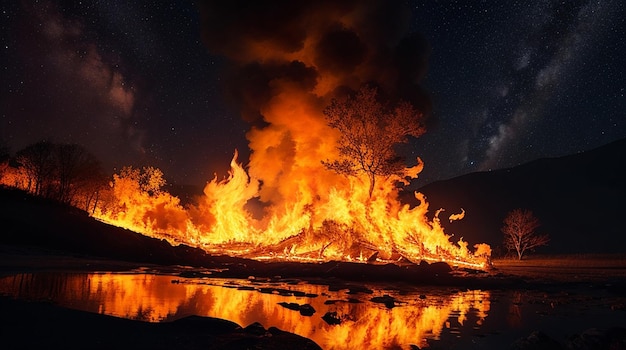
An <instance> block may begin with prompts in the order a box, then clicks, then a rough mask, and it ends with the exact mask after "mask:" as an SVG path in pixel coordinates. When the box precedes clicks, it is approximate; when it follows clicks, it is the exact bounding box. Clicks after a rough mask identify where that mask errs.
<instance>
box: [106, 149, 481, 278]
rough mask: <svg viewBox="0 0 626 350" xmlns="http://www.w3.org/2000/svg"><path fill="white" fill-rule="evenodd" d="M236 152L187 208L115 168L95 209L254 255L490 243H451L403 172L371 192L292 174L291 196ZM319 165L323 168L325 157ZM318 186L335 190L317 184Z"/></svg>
mask: <svg viewBox="0 0 626 350" xmlns="http://www.w3.org/2000/svg"><path fill="white" fill-rule="evenodd" d="M237 156H238V154H237V152H235V155H234V157H233V159H232V161H231V170H230V172H229V175H228V177H226V178H224V179H222V180H219V179H218V177H217V176H216V177H215V178H214V179H213V180H212V181H210V182H208V183H207V185H206V186H205V188H204V195H203V196H202V197H201V198H200V199H199V201H198V203H197V204H196V205H193V206H190V207H188V208H183V207H182V206H181V205H180V202H179V200H178V198H176V197H173V196H171V195H169V194H168V193H166V192H158V193H157V194H148V193H146V192H145V191H142V190H141V189H140V188H139V186H138V185H137V184H136V183H133V181H132V180H130V179H128V178H124V177H122V176H116V177H114V178H115V181H114V182H113V183H112V193H113V197H114V198H115V199H116V200H115V202H116V205H114V206H113V208H114V209H110V208H109V209H105V208H101V209H99V210H97V211H96V213H95V214H94V215H95V216H96V217H97V218H99V219H100V220H103V221H105V222H109V223H112V224H115V225H118V226H123V227H127V228H129V229H133V230H137V231H139V232H142V233H144V234H147V235H151V236H154V237H159V238H166V239H168V240H170V242H172V243H175V244H181V243H185V244H189V245H193V246H197V247H202V248H204V249H205V250H207V251H209V252H219V253H228V254H232V255H239V256H247V257H250V258H257V259H287V260H289V259H290V260H300V261H302V260H307V261H315V260H317V261H328V260H343V261H366V260H368V259H369V258H370V257H372V256H374V255H375V256H376V257H377V260H379V261H386V262H388V261H396V260H398V259H399V258H400V257H404V258H405V259H408V260H409V261H413V262H419V261H422V260H425V261H429V262H434V261H444V262H448V263H449V264H451V265H461V266H466V267H472V268H478V269H481V268H485V267H486V264H487V258H488V256H489V255H490V249H488V246H486V245H484V244H482V245H477V246H476V248H477V249H476V252H474V253H472V252H471V251H470V250H468V243H467V242H465V241H463V239H462V238H461V239H460V240H458V241H457V242H456V243H452V242H451V241H450V238H451V236H450V235H448V234H446V233H445V232H444V229H443V227H442V226H441V222H440V219H439V214H440V213H441V212H442V210H441V209H440V210H438V211H436V212H435V215H434V217H433V218H432V219H429V218H428V216H427V213H428V209H429V208H428V202H427V201H426V198H425V196H424V195H423V194H421V193H419V192H416V193H415V198H416V199H417V200H418V201H419V205H417V206H415V207H413V208H411V207H410V206H409V205H407V204H402V203H401V202H400V201H399V200H398V199H397V196H398V189H397V186H396V185H395V182H396V181H397V180H398V179H394V178H393V177H390V178H388V179H382V180H381V181H379V182H378V184H377V187H376V189H375V191H374V195H373V196H372V197H371V198H370V197H369V194H368V185H367V179H365V178H360V177H354V178H346V177H339V176H337V175H336V174H333V173H332V172H330V171H327V172H328V173H327V174H325V175H326V176H328V178H330V179H333V182H332V184H331V183H329V181H324V180H322V179H320V178H316V177H312V178H307V177H304V176H302V177H298V181H296V182H295V183H286V184H285V186H284V187H285V188H289V189H290V191H289V192H290V193H292V194H291V196H290V197H289V198H287V194H288V193H289V192H287V191H286V190H283V189H282V187H281V188H280V189H276V188H275V189H272V191H273V193H271V194H270V193H269V191H268V192H265V193H264V192H263V186H266V183H265V182H264V181H263V184H262V185H261V181H260V180H259V179H255V178H252V177H251V176H250V175H249V173H248V172H247V171H246V170H245V169H244V168H243V165H242V164H241V163H239V162H237ZM304 164H305V165H306V163H304ZM422 167H423V163H422V162H421V160H419V159H418V161H417V165H416V166H414V167H413V168H408V169H407V171H406V173H414V174H416V173H418V172H419V170H421V168H422ZM314 170H315V171H314V173H315V172H317V173H322V172H323V171H326V170H325V169H321V167H319V168H317V169H314ZM292 171H295V170H292ZM270 182H271V181H270ZM311 187H313V188H311ZM321 187H324V188H327V189H328V190H327V191H326V192H321V193H318V192H316V191H314V189H319V188H321ZM277 190H278V193H277ZM263 196H271V197H275V198H281V201H278V203H279V204H271V205H266V206H265V208H264V211H265V215H263V216H262V217H261V218H257V217H255V215H253V214H252V212H251V211H250V209H249V206H248V204H249V203H250V201H251V200H258V199H259V198H263ZM463 214H464V211H463V212H462V213H461V214H454V215H452V216H450V219H452V218H453V217H454V218H455V219H458V218H460V217H462V215H463Z"/></svg>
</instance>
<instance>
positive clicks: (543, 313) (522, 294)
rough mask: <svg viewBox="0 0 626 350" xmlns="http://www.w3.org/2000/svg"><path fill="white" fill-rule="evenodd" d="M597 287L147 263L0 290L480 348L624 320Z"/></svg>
mask: <svg viewBox="0 0 626 350" xmlns="http://www.w3.org/2000/svg"><path fill="white" fill-rule="evenodd" d="M594 293H595V294H594V295H590V294H589V291H580V290H556V289H552V290H543V291H525V290H507V291H486V290H458V289H449V288H433V287H422V288H420V287H414V286H411V287H409V286H403V285H396V286H393V287H390V286H376V285H358V286H357V285H351V286H350V285H342V286H339V287H337V286H332V285H331V286H330V287H329V286H328V285H318V284H311V283H305V282H302V281H298V280H253V279H250V280H232V279H230V280H226V279H214V278H210V279H209V278H181V277H179V276H173V275H162V274H151V273H43V272H42V273H28V274H18V275H14V276H7V277H2V278H0V294H3V295H8V296H12V297H15V298H20V299H26V300H46V301H52V302H54V303H56V304H59V305H61V306H65V307H69V308H74V309H80V310H86V311H91V312H96V313H101V314H108V315H114V316H118V317H124V318H129V319H134V320H141V321H148V322H167V321H173V320H176V319H179V318H182V317H185V316H190V315H200V316H211V317H217V318H223V319H227V320H230V321H233V322H236V323H238V324H239V325H241V326H244V327H245V326H247V325H249V324H251V323H254V322H259V323H261V324H262V325H263V326H264V327H266V328H269V327H277V328H279V329H282V330H285V331H288V332H292V333H296V334H299V335H302V336H304V337H307V338H309V339H312V340H314V341H315V342H316V343H317V344H319V345H320V346H321V347H322V348H324V349H357V348H361V349H362V348H376V349H390V348H404V349H408V348H410V346H411V345H416V346H418V347H420V348H424V347H428V346H434V347H439V348H463V349H465V348H475V349H480V348H493V347H501V346H506V345H509V344H511V343H512V342H513V341H515V340H516V339H518V338H520V337H525V336H528V335H529V334H530V332H531V331H533V330H542V331H544V332H545V333H547V334H548V335H549V336H551V337H552V338H554V339H556V340H558V341H559V342H565V341H566V340H567V338H568V337H570V336H571V335H572V334H574V333H576V332H580V331H583V330H585V329H587V328H591V327H609V326H616V325H621V326H626V325H624V324H623V322H624V321H623V320H624V319H626V317H625V316H626V312H624V311H623V310H616V309H615V307H614V306H615V305H619V303H622V302H623V299H620V298H619V297H615V296H613V295H611V294H607V293H606V292H604V291H596V292H594ZM377 300H378V301H380V302H376V301H377ZM385 302H386V303H385ZM279 303H283V305H286V306H289V307H285V306H283V305H281V304H279ZM296 304H297V305H296ZM305 304H308V305H310V306H312V308H313V309H314V310H315V312H314V313H313V314H312V315H311V316H305V315H303V314H302V313H301V312H300V311H298V310H297V306H298V305H305ZM294 309H296V310H294ZM305 314H306V313H305ZM620 322H621V324H620Z"/></svg>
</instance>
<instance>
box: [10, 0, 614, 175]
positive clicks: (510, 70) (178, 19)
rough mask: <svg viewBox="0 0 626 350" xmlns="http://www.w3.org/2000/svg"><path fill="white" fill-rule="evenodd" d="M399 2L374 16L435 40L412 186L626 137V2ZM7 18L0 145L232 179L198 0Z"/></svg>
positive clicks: (51, 10) (243, 129)
mask: <svg viewBox="0 0 626 350" xmlns="http://www.w3.org/2000/svg"><path fill="white" fill-rule="evenodd" d="M355 3H358V2H355ZM398 4H400V5H405V6H406V9H405V12H403V13H397V11H396V12H394V11H389V13H388V14H387V15H388V16H392V15H393V16H395V17H393V18H392V17H384V16H381V18H380V20H381V23H383V24H384V23H389V24H393V23H395V22H397V23H405V22H402V21H400V20H398V21H393V20H394V19H395V18H396V17H402V18H401V19H406V20H407V21H408V22H406V23H408V24H409V25H408V27H407V28H406V30H407V32H406V33H405V35H410V34H411V33H412V32H414V33H419V34H420V36H422V37H424V38H425V39H426V40H427V42H428V45H429V47H430V56H429V61H428V69H427V70H425V71H424V72H421V74H424V76H423V80H422V83H421V85H422V86H423V88H424V90H425V91H426V92H427V93H428V95H429V96H430V99H431V101H432V116H431V118H430V119H429V120H430V124H429V126H428V128H429V130H428V131H427V133H426V134H425V135H423V136H422V137H420V138H419V139H417V140H415V141H414V142H412V143H410V144H409V145H406V146H403V147H402V152H404V153H406V154H407V155H408V156H409V157H408V158H409V159H414V158H415V156H419V157H421V158H422V159H423V160H424V162H425V164H426V166H425V168H424V172H423V174H422V175H421V176H420V179H418V181H417V182H416V184H415V185H416V186H419V185H423V184H425V183H427V182H430V181H435V180H438V179H443V178H448V177H453V176H456V175H460V174H463V173H467V172H471V171H479V170H490V169H498V168H502V167H509V166H514V165H518V164H520V163H523V162H527V161H530V160H532V159H536V158H540V157H552V156H559V155H565V154H570V153H575V152H580V151H583V150H586V149H590V148H593V147H597V146H600V145H603V144H605V143H608V142H610V141H613V140H616V139H620V138H623V137H626V125H624V120H626V119H625V118H624V117H625V116H624V113H625V112H624V111H625V110H626V98H625V97H624V88H625V86H624V84H625V83H624V82H625V81H626V79H625V77H624V67H626V60H625V58H624V57H625V55H624V54H623V52H624V51H625V49H626V47H625V41H624V39H623V38H624V37H625V36H626V33H625V29H624V28H625V24H624V17H626V16H625V13H624V4H623V3H622V2H621V1H617V0H615V1H612V0H607V1H566V2H564V4H561V1H558V2H557V1H519V2H516V1H506V2H495V1H487V2H478V1H476V2H475V1H458V2H456V1H445V2H438V3H435V2H432V1H409V2H402V3H398ZM398 4H396V5H398ZM382 13H384V12H382ZM1 15H2V23H1V25H2V34H0V35H1V36H2V37H1V39H2V46H1V49H2V55H1V57H0V63H1V67H2V70H1V72H0V80H1V81H2V82H3V83H2V90H1V95H0V107H1V111H0V113H1V114H0V118H1V119H0V120H1V124H0V138H1V139H2V140H3V141H4V142H5V143H6V144H8V145H9V146H10V148H11V151H12V152H16V151H18V150H19V149H21V148H23V147H24V146H26V145H28V144H30V143H33V142H36V141H38V140H41V139H51V140H53V141H57V142H76V143H79V144H82V145H84V146H86V147H87V148H88V149H89V150H90V151H92V153H94V154H95V155H96V156H97V157H99V158H100V159H101V160H102V161H103V163H104V164H105V165H106V166H107V169H110V170H111V172H112V171H113V167H120V166H123V165H127V164H132V165H153V166H157V167H159V168H161V169H162V170H163V171H164V172H165V174H166V176H167V177H168V178H169V179H170V181H173V182H178V183H189V184H194V185H201V184H203V183H204V182H205V181H207V180H209V179H211V178H212V177H213V173H214V172H217V173H219V174H224V173H225V171H226V169H227V167H228V161H229V159H230V157H231V156H232V154H233V152H234V149H235V148H237V149H239V151H240V156H241V158H243V159H244V160H245V159H246V158H247V157H248V153H247V152H248V141H247V140H246V133H247V132H248V130H249V128H250V124H249V123H248V122H246V121H245V120H244V118H242V117H241V112H242V111H241V105H238V104H237V101H236V100H233V99H230V98H227V96H225V94H224V93H223V92H224V86H225V84H224V79H227V78H228V75H227V74H226V68H227V67H228V63H229V60H227V59H226V58H225V57H224V56H222V55H221V52H215V51H212V50H211V49H212V48H211V47H207V46H206V45H205V43H203V42H202V39H201V28H200V20H201V19H200V16H199V14H198V11H197V9H196V8H195V7H194V6H193V5H188V4H182V3H180V2H147V1H139V2H129V3H125V2H118V1H110V2H107V1H82V2H75V1H54V0H50V1H39V2H30V1H24V2H8V4H3V5H2V13H1ZM288 15H289V14H288V13H286V14H285V18H287V19H288V18H289V16H288ZM286 22H289V21H286ZM257 24H262V23H257ZM287 24H288V23H287ZM285 28H286V29H285V30H286V33H289V31H288V28H287V27H285ZM259 30H260V29H259ZM392 30H395V31H397V30H398V28H390V31H392ZM218 36H219V33H218ZM331 53H332V52H331ZM329 57H332V55H329ZM342 62H343V61H342ZM345 62H350V61H349V60H345ZM324 64H326V65H328V66H329V67H330V65H332V64H333V62H326V63H324Z"/></svg>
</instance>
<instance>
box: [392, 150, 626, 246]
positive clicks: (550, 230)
mask: <svg viewBox="0 0 626 350" xmlns="http://www.w3.org/2000/svg"><path fill="white" fill-rule="evenodd" d="M418 191H419V192H422V193H424V194H425V195H426V198H427V200H428V202H429V203H430V207H429V208H430V212H431V213H433V212H434V211H435V210H437V209H439V208H444V209H446V210H447V211H446V212H444V213H443V214H442V215H441V219H442V223H443V224H444V225H445V227H446V231H447V232H449V233H454V234H455V238H454V239H456V237H460V236H463V237H464V238H465V240H466V241H469V242H470V243H471V244H474V243H478V242H485V243H489V244H490V245H492V247H494V248H497V247H498V246H501V245H502V233H501V232H500V228H501V226H502V220H503V219H504V217H505V216H506V214H507V213H508V212H509V211H511V210H513V209H515V208H523V209H530V210H532V211H533V213H534V214H535V216H537V217H538V218H539V219H540V221H541V222H542V226H541V227H540V228H539V229H540V230H541V231H542V233H547V234H549V235H550V236H551V242H550V244H549V246H547V247H542V248H540V249H539V250H538V251H539V252H546V253H623V252H626V222H625V221H624V219H623V217H622V215H624V214H625V213H626V200H625V199H626V139H623V140H619V141H615V142H613V143H610V144H607V145H605V146H602V147H599V148H597V149H594V150H591V151H587V152H583V153H579V154H575V155H570V156H564V157H559V158H547V159H539V160H536V161H533V162H529V163H527V164H523V165H520V166H517V167H514V168H509V169H502V170H497V171H490V172H477V173H471V174H467V175H463V176H460V177H456V178H453V179H449V180H445V181H439V182H434V183H431V184H429V185H426V186H424V187H422V188H420V189H419V190H418ZM403 199H404V200H405V201H406V202H408V203H413V204H415V199H413V198H412V194H409V193H405V194H403ZM460 208H463V209H464V210H465V211H466V215H465V218H464V219H463V220H460V221H455V222H452V223H450V222H449V221H448V220H447V217H448V215H449V214H451V213H455V212H459V211H460ZM446 214H448V215H446Z"/></svg>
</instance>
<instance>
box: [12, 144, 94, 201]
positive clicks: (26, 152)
mask: <svg viewBox="0 0 626 350" xmlns="http://www.w3.org/2000/svg"><path fill="white" fill-rule="evenodd" d="M15 159H16V161H17V163H18V165H19V166H20V167H21V168H22V169H24V173H25V174H26V176H27V178H28V186H27V188H26V189H27V190H28V191H30V192H32V193H34V194H35V195H38V196H42V197H46V198H52V199H55V200H58V201H60V202H63V203H67V204H72V205H77V206H78V205H80V204H79V203H78V202H80V201H81V200H80V198H78V196H79V194H80V195H81V196H84V195H86V194H85V193H84V191H85V190H87V188H91V189H92V190H93V189H94V188H95V187H94V186H96V184H99V185H100V184H101V183H102V181H103V180H102V179H103V178H104V176H103V172H102V169H101V165H100V162H99V161H98V160H97V159H96V157H95V156H94V155H92V154H91V153H89V152H88V151H87V150H86V149H84V148H83V147H82V146H79V145H76V144H54V143H50V142H47V141H40V142H37V143H35V144H32V145H29V146H27V147H26V148H24V149H22V150H20V151H18V152H17V154H16V157H15ZM99 185H98V186H99ZM96 187H97V186H96ZM88 202H91V200H88ZM80 206H82V205H80Z"/></svg>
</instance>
